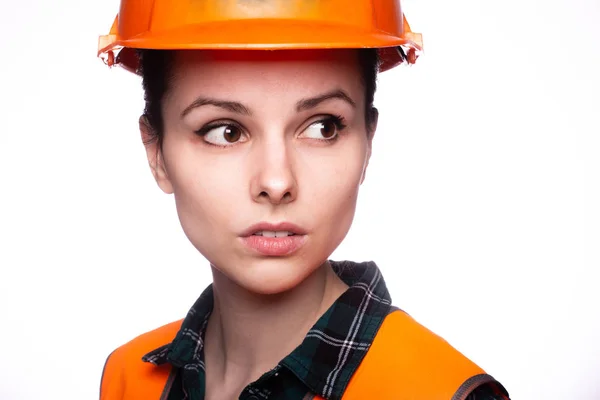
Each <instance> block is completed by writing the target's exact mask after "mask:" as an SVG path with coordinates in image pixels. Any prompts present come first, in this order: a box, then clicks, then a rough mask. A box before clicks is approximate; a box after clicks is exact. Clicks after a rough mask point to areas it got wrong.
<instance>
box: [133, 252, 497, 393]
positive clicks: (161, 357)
mask: <svg viewBox="0 0 600 400" xmlns="http://www.w3.org/2000/svg"><path fill="white" fill-rule="evenodd" d="M330 263H331V265H332V267H333V269H334V270H335V271H336V273H337V274H338V276H340V278H341V279H342V280H343V281H344V282H345V283H346V284H347V285H348V286H349V289H348V290H347V291H346V292H345V293H344V294H343V295H342V296H340V297H339V298H338V299H337V300H336V302H335V303H334V304H333V305H332V306H331V307H330V308H329V310H327V312H325V314H323V316H322V317H321V318H320V319H319V320H318V321H317V323H316V324H315V325H314V326H313V327H312V329H311V330H310V331H309V332H308V334H307V335H306V337H305V338H304V340H303V342H302V343H301V344H300V346H298V347H297V348H296V349H295V350H294V351H293V352H292V353H290V354H289V355H288V356H286V357H285V358H284V359H283V360H282V361H281V362H280V363H279V364H278V365H277V366H276V367H275V368H274V369H272V370H271V371H268V372H266V373H265V374H264V375H263V376H261V377H260V378H259V379H258V380H257V381H255V382H253V383H251V384H250V385H248V386H247V387H246V388H245V389H244V391H243V392H242V394H241V396H240V399H247V400H259V399H269V400H283V399H285V400H303V399H311V398H312V396H313V395H315V394H318V395H320V396H322V397H324V398H325V399H328V400H339V399H341V398H342V395H343V393H344V391H345V390H346V386H347V385H348V382H349V381H350V378H351V377H352V374H353V373H354V371H355V370H356V369H357V367H358V365H359V364H360V362H361V361H362V359H363V357H364V356H365V355H366V352H367V350H368V348H369V346H370V345H371V343H372V342H373V339H374V338H375V335H376V334H377V331H378V329H379V327H380V326H381V323H382V322H383V320H384V318H385V317H386V315H387V314H388V313H389V312H390V311H391V309H392V306H391V298H390V295H389V293H388V290H387V287H386V285H385V282H384V280H383V277H382V275H381V273H380V271H379V269H378V268H377V266H376V265H375V264H374V263H372V262H365V263H353V262H348V261H343V262H334V261H331V262H330ZM212 308H213V292H212V286H209V287H208V288H207V289H206V290H205V291H204V292H203V293H202V295H201V296H200V297H199V298H198V300H197V301H196V303H195V304H194V306H193V307H192V308H191V309H190V311H189V313H188V315H187V316H186V318H185V319H184V321H183V323H182V325H181V328H180V330H179V332H178V333H177V336H176V337H175V339H174V340H173V342H171V343H170V344H167V345H165V346H162V347H160V348H158V349H156V350H153V351H152V352H150V353H148V354H146V355H145V356H144V357H143V360H144V361H145V362H150V363H153V364H156V365H161V364H165V363H171V364H172V365H173V366H174V367H175V368H176V369H177V374H176V377H175V380H174V382H173V386H172V388H171V391H170V393H169V397H168V400H203V399H204V393H205V365H204V345H203V344H204V332H205V330H206V326H207V323H208V318H209V316H210V314H211V312H212ZM478 392H480V394H479V393H478ZM505 393H506V392H505V391H504V389H503V388H502V387H501V386H500V385H499V384H498V385H497V386H495V385H486V386H484V387H480V388H478V389H477V390H476V391H475V392H473V393H472V394H471V395H470V396H469V398H468V400H506V399H508V396H507V395H506V396H505Z"/></svg>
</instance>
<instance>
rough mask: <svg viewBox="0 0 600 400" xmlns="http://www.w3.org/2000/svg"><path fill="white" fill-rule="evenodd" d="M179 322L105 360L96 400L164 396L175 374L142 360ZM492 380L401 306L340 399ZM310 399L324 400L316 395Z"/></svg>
mask: <svg viewBox="0 0 600 400" xmlns="http://www.w3.org/2000/svg"><path fill="white" fill-rule="evenodd" d="M181 323H182V321H177V322H173V323H171V324H168V325H165V326H163V327H161V328H158V329H156V330H154V331H151V332H148V333H146V334H143V335H141V336H139V337H137V338H136V339H134V340H132V341H131V342H129V343H127V344H125V345H123V346H121V347H119V348H118V349H117V350H115V351H114V352H113V353H112V354H111V355H110V356H109V357H108V359H107V361H106V365H105V367H104V372H103V375H102V383H101V388H100V400H142V399H143V400H166V399H167V397H168V394H169V391H170V388H171V385H172V383H173V379H174V377H175V374H174V371H172V367H171V366H170V365H169V364H165V365H162V366H156V365H153V364H150V363H146V362H143V361H142V359H141V358H142V356H143V355H144V354H146V353H148V352H149V351H151V350H154V349H156V348H158V347H160V346H163V345H165V344H166V343H169V342H170V341H171V340H172V339H173V338H174V337H175V335H176V334H177V331H178V330H179V328H180V326H181ZM491 381H494V379H493V378H492V377H491V376H489V375H486V374H485V372H484V371H483V370H482V369H481V368H479V367H478V366H477V365H475V364H474V363H473V362H472V361H470V360H469V359H468V358H466V357H465V356H464V355H462V354H461V353H460V352H458V351H457V350H456V349H454V348H453V347H452V346H450V345H449V344H448V343H447V342H446V341H445V340H443V339H442V338H441V337H439V336H437V335H435V334H434V333H432V332H431V331H429V330H428V329H427V328H425V327H424V326H422V325H421V324H419V323H418V322H416V321H415V320H414V319H413V318H412V317H410V316H409V315H408V314H406V313H405V312H403V311H401V310H397V311H394V312H392V313H390V314H389V315H388V316H387V317H386V318H385V320H384V321H383V324H382V325H381V327H380V328H379V331H378V332H377V336H376V337H375V340H374V341H373V343H372V345H371V347H370V348H369V351H368V352H367V354H366V356H365V357H364V359H363V361H362V362H361V364H360V365H359V367H358V369H357V370H356V371H355V372H354V375H353V376H352V378H351V379H350V382H349V383H348V386H347V388H346V391H345V392H344V395H343V400H364V399H394V400H421V399H427V400H429V399H435V400H438V399H440V400H442V399H447V400H462V399H465V398H466V397H467V395H468V394H469V393H470V392H471V391H472V390H473V389H475V388H476V387H477V386H479V385H481V384H483V383H486V382H491ZM314 400H323V399H322V398H321V397H319V396H316V397H315V398H314Z"/></svg>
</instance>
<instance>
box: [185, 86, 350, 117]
mask: <svg viewBox="0 0 600 400" xmlns="http://www.w3.org/2000/svg"><path fill="white" fill-rule="evenodd" d="M332 99H339V100H343V101H345V102H346V103H348V104H350V105H351V106H352V107H356V103H355V102H354V100H352V98H351V97H350V96H349V95H348V94H347V93H346V92H344V91H343V90H341V89H336V90H332V91H330V92H326V93H323V94H320V95H318V96H315V97H310V98H308V99H302V100H300V101H298V102H297V103H296V111H298V112H301V111H307V110H310V109H311V108H315V107H317V106H318V105H319V104H321V103H323V102H325V101H328V100H332ZM202 106H214V107H219V108H223V109H225V110H227V111H231V112H234V113H236V114H243V115H252V112H251V111H250V110H249V109H248V107H246V106H245V105H243V104H242V103H240V102H237V101H228V100H218V99H211V98H208V97H198V98H197V99H196V100H194V102H193V103H192V104H190V105H189V106H187V107H186V108H185V110H183V111H182V112H181V118H183V117H185V116H186V115H188V114H189V113H190V112H191V111H192V110H193V109H194V108H198V107H202Z"/></svg>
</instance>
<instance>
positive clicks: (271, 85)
mask: <svg viewBox="0 0 600 400" xmlns="http://www.w3.org/2000/svg"><path fill="white" fill-rule="evenodd" d="M253 1H256V0H253ZM171 73H172V80H171V85H170V87H171V92H172V93H171V94H184V93H185V92H190V91H197V90H202V91H204V92H206V91H210V92H215V91H221V92H224V94H226V93H229V92H238V93H239V92H241V91H255V90H265V91H267V92H265V93H264V94H265V95H277V94H278V93H279V92H280V91H296V92H305V94H306V93H308V94H309V93H311V92H314V91H322V90H324V89H326V88H331V87H337V88H340V89H344V90H346V91H347V92H349V93H351V94H353V95H354V96H357V97H360V93H362V91H363V90H364V89H363V85H362V79H361V69H360V63H359V58H358V51H357V50H352V49H346V50H344V49H339V50H338V49H335V50H334V49H331V50H276V51H261V50H248V51H240V50H231V51H228V50H202V51H194V50H185V51H178V52H175V53H174V57H173V60H172V65H171ZM173 92H174V93H173ZM196 94H197V93H196ZM356 100H357V101H358V100H359V99H356Z"/></svg>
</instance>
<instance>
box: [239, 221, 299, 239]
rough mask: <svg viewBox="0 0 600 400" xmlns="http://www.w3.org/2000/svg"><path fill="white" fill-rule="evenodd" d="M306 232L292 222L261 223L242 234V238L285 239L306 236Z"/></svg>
mask: <svg viewBox="0 0 600 400" xmlns="http://www.w3.org/2000/svg"><path fill="white" fill-rule="evenodd" d="M306 233H307V232H306V230H304V229H302V228H301V227H299V226H297V225H295V224H293V223H291V222H280V223H270V222H260V223H258V224H254V225H252V226H251V227H249V228H248V229H246V230H245V231H244V232H243V233H242V235H241V236H242V237H249V236H262V237H265V238H283V237H288V236H301V235H306Z"/></svg>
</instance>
